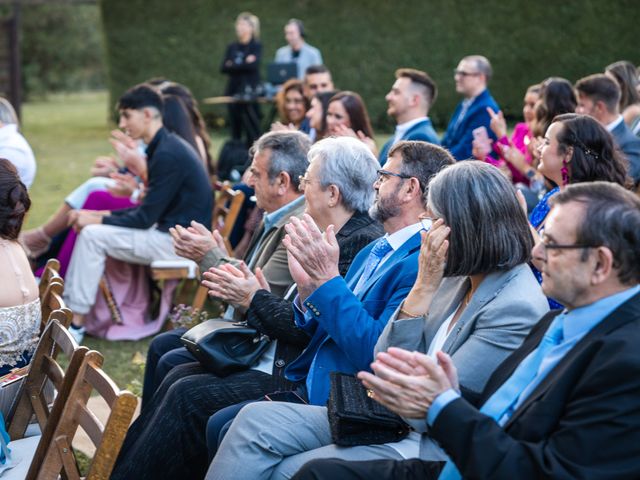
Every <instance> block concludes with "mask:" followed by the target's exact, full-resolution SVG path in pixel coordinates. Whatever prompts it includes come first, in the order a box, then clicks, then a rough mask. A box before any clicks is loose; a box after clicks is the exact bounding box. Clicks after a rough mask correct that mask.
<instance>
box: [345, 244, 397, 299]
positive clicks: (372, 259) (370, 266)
mask: <svg viewBox="0 0 640 480" xmlns="http://www.w3.org/2000/svg"><path fill="white" fill-rule="evenodd" d="M391 250H393V247H392V246H391V245H390V244H389V242H388V241H387V239H386V238H384V237H382V238H381V239H379V240H378V241H377V242H376V244H375V245H374V246H373V248H372V249H371V252H369V257H368V258H367V263H366V264H365V266H364V270H363V271H362V275H360V280H358V283H357V284H356V286H355V288H354V289H353V293H355V294H356V295H357V294H358V292H359V291H360V290H361V289H362V287H363V286H364V284H365V283H366V282H367V280H369V278H371V275H373V272H375V271H376V268H378V265H380V262H381V261H382V259H383V258H384V257H385V255H386V254H387V253H389V252H390V251H391Z"/></svg>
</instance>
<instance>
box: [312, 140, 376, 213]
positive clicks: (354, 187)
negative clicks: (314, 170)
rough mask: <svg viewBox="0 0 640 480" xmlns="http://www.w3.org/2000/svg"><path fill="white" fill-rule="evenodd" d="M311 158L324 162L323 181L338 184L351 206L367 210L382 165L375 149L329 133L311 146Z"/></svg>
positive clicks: (344, 200) (358, 209)
mask: <svg viewBox="0 0 640 480" xmlns="http://www.w3.org/2000/svg"><path fill="white" fill-rule="evenodd" d="M308 156H309V160H310V161H313V162H316V161H319V162H320V173H319V177H320V185H322V188H327V187H329V185H335V186H336V187H338V189H339V190H340V195H341V196H342V204H343V205H344V207H345V208H346V209H347V210H350V211H357V212H366V211H367V210H368V209H369V207H370V206H371V204H372V203H373V197H374V193H375V191H374V190H373V183H374V182H375V181H376V177H377V173H376V172H377V169H378V167H379V166H380V164H379V163H378V160H376V157H375V156H374V155H373V153H371V150H369V148H368V147H367V146H366V145H365V144H364V143H363V142H361V141H360V140H358V139H355V138H350V137H329V138H325V139H324V140H320V141H319V142H318V143H316V144H314V145H313V146H312V147H311V150H309V155H308Z"/></svg>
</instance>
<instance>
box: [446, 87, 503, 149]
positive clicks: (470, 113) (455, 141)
mask: <svg viewBox="0 0 640 480" xmlns="http://www.w3.org/2000/svg"><path fill="white" fill-rule="evenodd" d="M487 107H491V108H492V109H493V111H494V112H497V111H498V110H500V107H499V106H498V104H497V103H496V101H495V100H494V99H493V97H492V96H491V93H489V89H486V90H485V91H484V92H482V93H481V94H480V95H478V96H477V97H476V98H475V99H474V100H473V103H471V105H470V106H469V109H468V110H467V113H466V114H465V116H464V118H463V119H462V120H461V121H460V124H459V125H458V126H457V128H456V127H455V125H456V122H457V121H458V117H459V116H460V113H461V112H462V102H460V103H459V104H458V106H457V107H456V109H455V111H454V112H453V116H452V117H451V120H450V121H449V126H448V127H447V131H446V132H445V134H444V137H443V138H442V146H443V147H445V148H447V149H448V150H449V151H450V152H451V155H453V157H454V158H455V159H456V160H468V159H469V158H471V148H472V145H471V142H473V133H472V132H473V130H475V129H476V128H478V127H482V126H484V127H485V128H486V129H487V133H488V134H489V137H490V138H491V139H493V140H496V136H495V134H494V133H493V131H492V130H491V128H490V127H489V123H490V122H491V117H490V116H489V113H487Z"/></svg>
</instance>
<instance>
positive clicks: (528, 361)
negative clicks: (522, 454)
mask: <svg viewBox="0 0 640 480" xmlns="http://www.w3.org/2000/svg"><path fill="white" fill-rule="evenodd" d="M564 317H565V314H564V313H563V314H560V315H558V316H557V317H556V318H555V319H554V320H553V322H551V325H549V328H548V329H547V333H545V334H544V337H543V338H542V341H541V342H540V345H538V348H536V349H535V350H534V351H533V352H531V353H530V354H529V355H528V356H527V357H526V358H525V359H524V360H523V361H522V362H521V363H520V365H518V367H517V368H516V369H515V370H514V372H513V373H512V374H511V376H510V377H509V379H508V380H507V381H506V382H504V383H503V384H502V386H501V387H500V388H498V390H496V391H495V392H494V393H493V395H491V397H489V399H488V400H487V401H486V402H485V404H484V405H483V406H482V408H481V409H480V412H481V413H484V414H485V415H487V416H489V417H491V418H493V419H494V420H495V421H496V422H499V423H500V424H501V425H503V424H504V423H506V421H505V422H501V421H500V420H505V419H503V417H504V416H505V415H506V420H508V419H509V418H510V417H511V415H512V414H513V411H514V407H515V405H517V403H518V399H519V398H520V394H521V393H522V392H523V391H524V390H525V389H526V388H527V386H529V384H530V383H531V382H532V381H533V380H534V379H535V378H536V375H537V374H538V370H539V369H540V364H541V363H542V360H543V359H544V357H545V355H546V354H547V353H548V352H549V350H551V349H552V348H553V347H555V346H557V345H559V344H560V343H561V342H562V338H563V335H562V326H563V324H564ZM460 478H461V476H460V472H458V469H457V468H456V466H455V464H454V463H453V462H452V461H451V460H449V461H448V462H447V463H446V465H445V466H444V468H443V469H442V472H441V473H440V476H439V477H438V480H457V479H460Z"/></svg>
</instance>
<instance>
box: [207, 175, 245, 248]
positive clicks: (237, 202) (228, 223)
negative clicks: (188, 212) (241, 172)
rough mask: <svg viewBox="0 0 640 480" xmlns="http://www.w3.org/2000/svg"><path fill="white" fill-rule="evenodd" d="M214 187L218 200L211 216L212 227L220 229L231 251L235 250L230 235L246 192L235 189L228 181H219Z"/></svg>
mask: <svg viewBox="0 0 640 480" xmlns="http://www.w3.org/2000/svg"><path fill="white" fill-rule="evenodd" d="M214 188H215V189H216V190H218V192H217V198H216V201H215V202H214V204H213V215H212V217H211V229H212V230H214V229H218V231H219V232H220V235H221V236H222V238H223V239H224V241H225V244H226V246H227V250H228V251H229V253H232V252H233V249H232V248H231V243H230V242H229V236H230V235H231V232H232V231H233V227H234V226H235V224H236V220H237V219H238V214H239V213H240V209H241V208H242V203H243V202H244V192H242V191H241V190H234V189H233V188H231V185H230V184H229V183H228V182H224V183H220V182H217V183H216V184H215V185H214Z"/></svg>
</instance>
